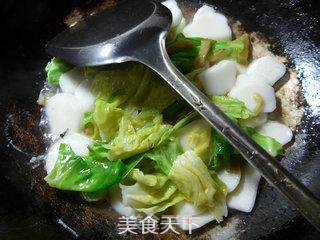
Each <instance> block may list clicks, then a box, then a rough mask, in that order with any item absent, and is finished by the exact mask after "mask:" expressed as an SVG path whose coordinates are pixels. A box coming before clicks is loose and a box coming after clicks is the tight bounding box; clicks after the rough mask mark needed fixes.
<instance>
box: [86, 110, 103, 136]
mask: <svg viewBox="0 0 320 240" xmlns="http://www.w3.org/2000/svg"><path fill="white" fill-rule="evenodd" d="M82 123H83V127H84V129H83V131H84V133H85V134H86V135H88V136H90V137H92V138H93V139H99V137H100V136H99V129H98V126H97V124H96V122H95V121H94V119H93V112H86V113H84V117H83V121H82Z"/></svg>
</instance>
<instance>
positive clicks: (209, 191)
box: [169, 151, 227, 221]
mask: <svg viewBox="0 0 320 240" xmlns="http://www.w3.org/2000/svg"><path fill="white" fill-rule="evenodd" d="M169 179H171V180H172V182H173V183H174V184H175V185H176V186H177V187H178V189H179V191H180V192H181V193H182V194H183V195H184V197H185V198H186V200H187V201H189V202H193V204H194V206H195V207H201V208H207V209H208V210H209V211H210V212H211V213H212V215H213V216H214V218H215V219H216V220H217V221H222V220H223V216H226V215H227V205H226V189H225V187H224V186H222V185H219V183H218V182H216V181H215V180H214V179H213V178H212V177H211V175H210V173H209V171H208V168H207V166H206V165H205V164H204V163H203V161H202V160H201V158H199V157H198V156H197V155H196V154H195V153H194V152H193V151H187V152H185V153H184V154H182V155H180V156H178V158H177V159H176V160H175V162H174V163H173V166H172V168H171V171H170V173H169Z"/></svg>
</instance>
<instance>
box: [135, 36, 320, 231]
mask: <svg viewBox="0 0 320 240" xmlns="http://www.w3.org/2000/svg"><path fill="white" fill-rule="evenodd" d="M156 51H157V52H156ZM150 55H151V56H150V58H147V59H144V60H143V61H141V62H143V63H144V64H146V65H147V66H149V67H150V68H152V69H153V70H155V71H156V72H157V73H158V74H159V75H161V76H162V77H163V78H164V79H165V80H166V81H167V83H169V85H170V86H171V87H172V88H173V89H175V91H176V92H178V93H179V94H180V95H181V96H182V97H183V98H184V99H185V100H186V101H187V102H188V103H189V104H190V105H191V106H192V107H193V108H194V109H195V110H196V111H198V112H199V114H200V115H202V116H203V117H204V118H205V119H206V120H207V122H208V123H210V124H211V125H212V126H213V127H214V128H215V129H216V130H217V131H218V132H220V133H221V134H222V135H223V136H224V137H225V138H226V139H227V140H228V141H229V142H230V143H231V144H232V145H233V146H234V147H235V148H236V149H238V151H239V152H240V153H241V155H242V156H243V157H244V158H245V159H246V160H247V161H248V162H249V163H250V164H251V165H252V166H253V167H255V168H256V169H257V170H258V171H259V172H260V173H261V174H262V175H263V176H264V178H265V179H266V180H267V181H268V182H269V183H271V184H272V185H273V186H274V187H275V188H276V189H278V190H279V191H280V192H281V193H282V194H283V195H284V196H286V197H287V198H288V199H289V201H290V202H291V203H292V204H293V205H294V206H295V207H296V208H297V209H298V210H299V211H300V213H301V214H302V215H303V216H304V217H305V218H306V219H307V220H308V221H309V222H310V223H311V224H312V225H313V226H314V227H315V228H317V229H318V230H319V231H320V202H319V199H317V198H316V197H315V196H314V195H313V194H312V192H311V191H309V190H308V189H307V188H306V187H305V186H304V185H303V184H302V183H300V182H299V181H298V180H297V179H296V178H295V177H294V176H293V175H291V174H290V173H289V172H288V171H287V170H286V169H285V168H284V167H283V166H282V165H281V164H280V163H279V162H278V161H277V160H275V159H274V158H273V157H271V156H270V155H269V154H268V153H267V152H266V151H265V150H264V149H263V148H262V147H260V146H259V145H258V144H257V143H256V142H255V141H254V140H253V139H252V138H251V137H249V136H248V135H247V134H246V133H245V132H244V131H243V130H242V129H241V128H240V127H238V126H237V125H236V124H235V123H234V122H233V121H232V120H230V118H228V117H227V116H226V115H225V114H224V113H223V112H222V111H221V110H220V109H219V108H218V107H217V106H216V105H215V104H213V103H212V101H210V100H209V99H208V98H207V97H206V96H205V95H204V94H203V93H202V92H201V91H200V90H199V89H198V88H197V87H195V86H194V85H193V84H192V83H191V82H190V81H189V80H188V79H187V78H186V77H185V76H184V75H183V74H182V73H181V72H179V71H178V70H177V68H176V67H175V66H174V65H173V64H172V63H171V61H170V59H169V56H168V54H167V52H166V49H165V41H164V38H160V41H159V48H158V49H154V52H153V54H150Z"/></svg>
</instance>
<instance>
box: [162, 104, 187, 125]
mask: <svg viewBox="0 0 320 240" xmlns="http://www.w3.org/2000/svg"><path fill="white" fill-rule="evenodd" d="M188 112H190V106H189V105H188V104H187V103H186V102H185V101H184V100H182V99H179V100H176V101H174V102H173V103H172V104H170V105H169V106H168V107H166V108H165V109H163V111H162V115H163V119H164V120H165V121H166V122H176V121H177V119H179V118H181V117H183V116H185V115H187V114H188Z"/></svg>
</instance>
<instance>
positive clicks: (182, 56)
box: [167, 33, 201, 73]
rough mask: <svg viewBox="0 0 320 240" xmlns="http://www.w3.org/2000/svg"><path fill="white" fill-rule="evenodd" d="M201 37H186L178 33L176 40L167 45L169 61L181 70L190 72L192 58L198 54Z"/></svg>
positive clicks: (192, 63) (192, 66) (192, 64)
mask: <svg viewBox="0 0 320 240" xmlns="http://www.w3.org/2000/svg"><path fill="white" fill-rule="evenodd" d="M200 46H201V38H186V37H185V36H184V35H183V34H182V33H180V34H179V35H178V36H177V38H176V40H175V41H174V42H173V43H172V44H169V45H168V46H167V51H168V53H169V56H170V59H171V61H172V62H173V63H174V65H175V66H176V67H177V68H178V69H179V70H180V71H181V72H182V73H188V72H191V71H192V70H193V68H194V60H195V58H196V57H197V56H198V55H199V51H200Z"/></svg>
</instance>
